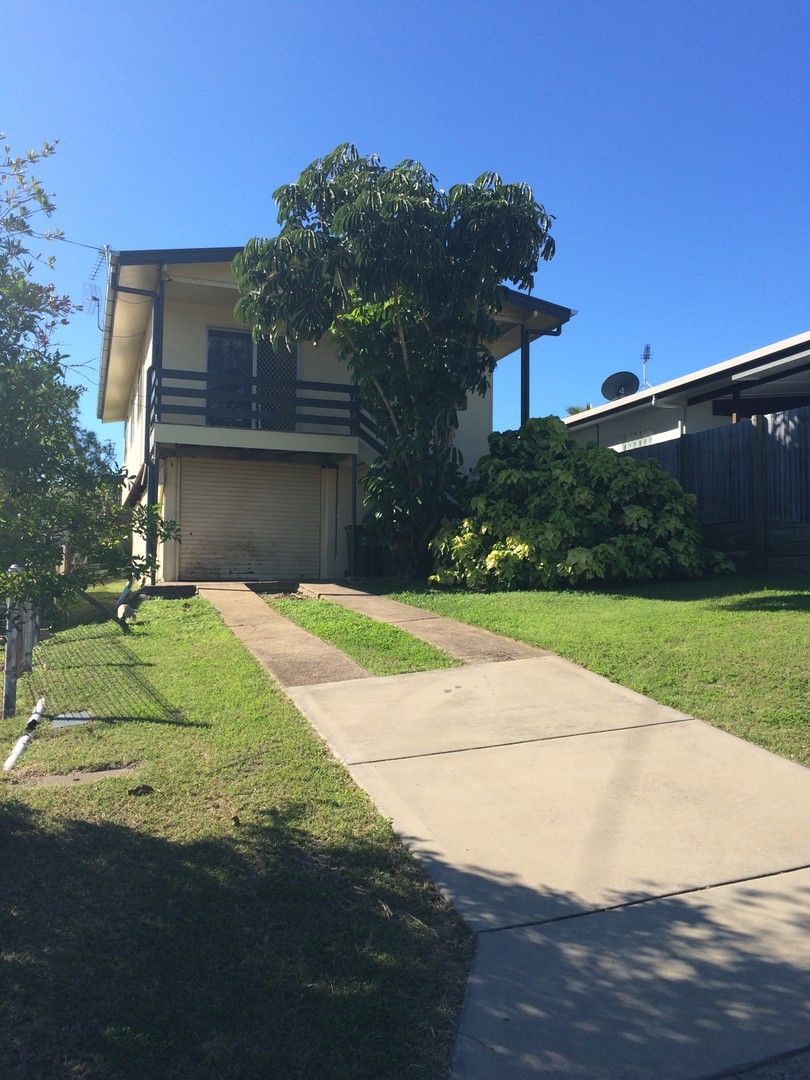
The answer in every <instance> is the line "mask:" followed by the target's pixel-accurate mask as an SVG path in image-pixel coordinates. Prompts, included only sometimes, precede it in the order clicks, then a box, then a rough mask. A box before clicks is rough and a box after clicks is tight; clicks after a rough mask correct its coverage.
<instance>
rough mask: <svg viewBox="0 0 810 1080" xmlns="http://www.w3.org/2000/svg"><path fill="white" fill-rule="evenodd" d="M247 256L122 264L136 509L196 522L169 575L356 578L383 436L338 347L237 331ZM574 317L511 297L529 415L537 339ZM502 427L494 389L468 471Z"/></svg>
mask: <svg viewBox="0 0 810 1080" xmlns="http://www.w3.org/2000/svg"><path fill="white" fill-rule="evenodd" d="M239 250H240V249H239V248H191V249H179V250H156V251H121V252H117V253H112V254H111V256H110V260H109V271H108V283H107V300H106V308H105V315H104V332H103V341H102V354H101V378H100V382H99V399H98V415H99V418H100V419H101V420H105V421H121V420H123V421H125V435H124V464H125V467H126V470H127V473H128V474H129V475H130V476H132V477H133V478H134V479H133V481H132V483H131V485H130V487H129V490H128V493H127V498H128V499H129V500H133V501H134V500H139V501H145V502H148V503H158V504H160V506H161V508H162V512H163V514H164V516H166V517H168V518H173V519H174V520H176V521H178V522H179V524H180V532H181V541H180V543H179V544H178V543H167V544H166V545H165V548H162V549H161V550H159V551H158V552H157V553H156V554H157V556H158V560H159V563H160V568H161V569H160V573H159V577H160V579H161V580H163V581H166V582H173V581H194V580H212V579H236V580H242V579H244V580H289V579H300V578H310V579H317V578H335V577H341V576H344V575H345V574H347V573H349V572H351V571H352V570H353V567H352V565H351V563H352V562H353V560H354V555H353V553H352V546H353V545H352V544H351V542H350V540H349V537H350V536H352V535H355V530H356V526H357V522H358V517H359V515H360V507H361V506H362V494H361V492H360V491H359V488H358V484H359V482H360V480H361V478H362V474H363V471H364V468H365V467H366V465H367V464H368V462H369V461H370V460H371V459H372V457H373V456H374V454H375V453H376V446H377V443H376V440H375V437H374V431H373V429H372V427H371V425H370V423H369V421H368V420H367V418H366V417H365V416H364V415H363V414H362V413H361V412H360V410H359V409H358V407H357V400H356V395H355V388H354V387H353V385H352V382H351V377H350V373H349V371H348V370H347V368H346V366H345V364H343V363H342V362H341V361H340V359H339V358H338V355H337V350H336V348H335V345H334V343H333V342H332V341H331V339H330V338H329V337H328V336H327V337H325V338H324V339H322V340H321V341H319V342H317V343H310V342H302V343H300V344H299V345H298V347H297V349H295V350H279V349H272V348H271V347H270V346H269V345H267V344H264V343H262V344H259V345H256V344H254V342H253V340H252V338H251V335H250V331H249V327H246V326H244V325H241V324H240V323H238V322H237V320H236V319H235V317H234V312H233V309H234V303H235V301H236V298H237V286H236V280H235V278H234V275H233V272H232V269H231V261H232V259H233V257H234V256H235V255H236V254H237V252H238V251H239ZM572 314H573V312H572V311H571V310H570V309H569V308H565V307H561V306H559V305H557V304H551V303H548V302H547V301H544V300H540V299H536V298H535V297H531V296H526V295H524V294H522V293H518V292H516V291H514V290H511V289H504V300H503V307H502V311H501V312H500V314H499V316H498V321H499V323H500V324H501V328H502V333H501V336H500V337H499V338H498V339H497V341H495V342H494V343H493V346H492V347H493V353H494V355H495V357H496V358H498V359H500V358H501V357H503V356H506V355H507V354H509V353H512V352H514V351H515V350H516V349H518V348H519V349H520V350H521V376H522V378H521V387H522V394H521V409H522V414H523V416H524V417H527V416H528V387H529V343H530V341H532V340H533V339H535V338H537V337H540V336H543V335H558V334H559V333H560V331H561V328H562V326H563V325H564V324H565V323H566V322H567V321H568V320H569V319H570V318H571V316H572ZM491 430H492V392H491V388H490V390H489V392H488V393H487V394H485V395H484V396H480V397H479V396H471V397H470V400H469V403H468V407H467V409H466V410H465V411H464V412H463V413H462V416H461V419H460V424H459V429H458V432H457V436H456V445H457V446H458V448H459V449H460V450H461V452H462V454H463V457H464V461H465V463H466V464H467V465H468V466H472V465H474V464H475V463H476V461H477V460H478V458H479V457H480V456H481V455H482V454H484V453H486V451H487V436H488V435H489V434H490V432H491ZM356 568H357V567H356V565H355V569H356Z"/></svg>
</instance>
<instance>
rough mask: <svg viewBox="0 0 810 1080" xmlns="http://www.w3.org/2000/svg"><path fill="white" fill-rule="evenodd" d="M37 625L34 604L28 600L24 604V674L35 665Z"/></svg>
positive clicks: (22, 657) (21, 668)
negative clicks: (35, 630) (35, 633)
mask: <svg viewBox="0 0 810 1080" xmlns="http://www.w3.org/2000/svg"><path fill="white" fill-rule="evenodd" d="M35 626H36V616H35V614H34V605H33V604H32V603H31V601H30V600H26V601H25V603H24V604H23V605H22V654H21V663H20V674H22V675H27V674H28V672H29V671H31V670H32V668H33V666H34V629H35Z"/></svg>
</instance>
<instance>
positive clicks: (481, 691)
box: [288, 653, 689, 765]
mask: <svg viewBox="0 0 810 1080" xmlns="http://www.w3.org/2000/svg"><path fill="white" fill-rule="evenodd" d="M288 693H289V694H290V696H291V697H292V699H293V700H294V701H295V703H296V704H297V705H298V707H299V708H300V709H301V711H302V712H303V713H304V714H305V715H306V716H308V717H309V719H310V721H311V723H313V724H314V726H315V727H316V728H317V730H318V731H319V733H320V734H321V735H322V736H323V738H324V739H326V741H327V742H328V743H329V745H330V746H331V748H332V750H333V751H334V752H335V753H336V754H337V756H338V757H339V758H340V759H341V760H342V761H344V762H345V763H346V764H348V765H355V764H360V763H361V762H371V761H385V760H388V759H392V758H400V757H416V756H421V755H425V754H443V753H448V752H452V751H455V750H469V749H474V748H483V747H490V746H505V745H509V744H511V743H525V742H532V741H535V740H539V739H556V738H560V737H561V736H566V735H582V734H586V733H587V732H592V731H605V730H608V729H611V728H626V727H634V726H636V725H640V724H665V723H676V722H678V721H682V720H688V719H689V717H687V716H686V715H685V714H684V713H680V712H678V711H677V710H675V709H669V708H667V707H666V706H665V705H658V704H656V703H655V702H654V701H650V699H649V698H646V697H644V696H643V695H642V694H637V693H635V692H634V691H633V690H628V689H626V688H625V687H623V686H618V685H617V684H616V683H612V682H610V681H609V680H608V679H604V678H602V676H601V675H594V674H593V673H592V672H590V671H586V670H585V669H584V668H581V667H577V665H576V664H572V663H571V662H570V661H568V660H563V659H562V658H561V657H559V656H554V655H552V654H551V653H549V654H547V655H544V656H539V657H533V658H531V659H528V660H507V661H504V662H500V663H497V662H496V663H489V664H479V665H476V666H474V667H469V668H460V669H459V668H450V669H445V670H442V671H424V672H419V673H417V674H413V675H398V676H393V677H391V676H384V677H377V678H369V679H365V680H364V681H363V683H361V684H355V683H352V682H341V683H334V684H331V683H323V684H321V685H319V686H296V687H290V688H289V689H288Z"/></svg>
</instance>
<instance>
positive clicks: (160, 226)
mask: <svg viewBox="0 0 810 1080" xmlns="http://www.w3.org/2000/svg"><path fill="white" fill-rule="evenodd" d="M0 33H2V38H3V42H4V46H3V64H2V72H1V73H0V128H2V129H3V130H4V131H5V132H6V135H7V139H8V141H9V142H10V144H11V145H12V147H13V148H14V149H15V150H17V151H19V152H22V151H23V150H25V149H27V148H28V147H29V146H34V145H37V144H39V143H41V142H42V140H43V139H45V138H48V139H50V138H58V139H59V140H60V146H59V150H58V153H57V155H56V157H55V158H53V159H51V160H50V161H49V162H48V163H47V164H46V165H45V166H44V167H43V169H42V170H41V176H42V178H43V179H44V181H45V183H46V186H47V187H48V189H49V190H51V191H53V192H54V193H55V195H56V200H57V204H58V210H57V215H56V217H55V219H54V224H56V225H58V226H60V227H61V228H62V229H63V230H64V232H65V235H66V237H68V238H70V239H72V240H75V241H79V242H82V243H86V244H90V245H103V244H109V245H111V247H113V248H114V249H122V248H146V247H196V246H214V245H231V244H234V245H235V244H240V243H242V242H244V241H245V240H246V239H247V238H248V237H250V236H253V235H272V233H273V232H274V231H275V230H276V228H277V226H276V219H275V208H274V206H273V204H272V201H271V198H270V193H271V192H272V191H273V190H274V189H275V188H276V187H277V186H278V185H279V184H281V183H284V182H287V181H289V180H292V179H294V178H295V177H296V176H297V175H298V173H299V172H300V171H301V169H302V168H303V167H304V166H305V165H307V164H308V163H309V162H310V161H311V160H312V159H313V158H315V157H317V156H319V155H320V154H322V153H324V152H326V151H328V150H330V149H332V148H333V147H334V146H335V145H336V144H338V143H340V142H344V141H352V142H354V143H356V144H357V145H358V147H359V148H360V150H361V152H363V153H377V154H379V155H380V156H381V158H382V160H383V161H384V162H385V163H387V164H393V163H395V162H396V161H398V160H401V159H402V158H405V157H409V158H417V159H418V160H420V161H422V162H423V163H424V164H425V165H426V166H427V167H428V168H430V169H431V170H432V171H433V172H434V173H435V174H436V175H437V176H438V178H439V181H440V183H441V184H442V186H449V185H450V184H453V183H456V182H459V181H465V180H471V179H474V178H475V177H476V176H477V175H478V174H479V173H481V172H483V171H484V170H489V169H493V170H495V171H497V172H499V173H500V174H501V175H502V176H503V177H504V179H506V180H524V181H528V182H529V183H530V184H531V185H532V186H533V188H534V190H535V194H536V196H537V198H538V199H539V200H540V201H541V202H542V203H544V205H545V206H546V208H547V210H549V211H550V212H551V213H552V214H554V215H555V216H556V222H555V225H554V235H555V237H556V241H557V256H556V258H555V259H554V260H553V261H552V262H551V263H550V264H544V265H543V266H541V268H540V270H539V272H538V275H537V278H536V284H535V290H534V292H535V294H536V295H539V296H542V297H545V298H546V299H549V300H552V301H554V302H557V303H561V304H564V305H566V306H569V307H572V308H576V309H577V310H578V312H579V313H578V314H577V316H576V317H575V319H574V320H573V321H572V322H571V323H570V324H569V325H568V326H566V327H565V328H564V331H563V334H562V337H561V338H559V339H556V340H555V339H545V340H541V341H539V342H537V343H536V344H535V345H533V346H532V365H533V372H532V412H533V414H534V415H544V414H546V413H549V412H559V413H563V412H564V410H565V408H566V406H567V405H570V404H573V403H584V402H586V401H590V402H592V403H595V404H596V403H599V402H600V401H601V397H600V394H599V388H600V385H601V383H602V380H603V379H604V378H605V376H606V375H608V374H609V373H611V372H613V371H615V370H617V369H620V368H629V369H630V370H635V371H637V372H638V373H639V374H640V363H639V358H640V355H641V352H642V349H643V346H644V344H645V343H647V342H649V343H650V344H651V345H652V364H651V368H650V378H651V381H652V382H661V381H663V380H665V379H668V378H674V377H675V376H677V375H681V374H685V373H687V372H689V371H692V370H694V369H696V368H699V367H703V366H705V365H707V364H711V363H716V362H719V361H720V360H724V359H728V358H729V357H732V356H735V355H737V354H739V353H742V352H747V351H748V350H750V349H754V348H757V347H759V346H762V345H766V344H768V343H770V342H772V341H776V340H778V339H780V338H783V337H788V336H790V335H792V334H796V333H798V332H800V331H802V330H806V329H808V328H809V327H810V310H808V309H809V308H810V289H808V285H809V284H810V253H809V251H810V246H809V245H808V236H809V235H810V198H809V197H808V194H809V193H810V123H808V120H809V119H810V117H809V115H808V103H810V63H808V56H810V0H796V2H792V0H768V2H743V0H737V2H729V0H702V2H699V3H696V2H693V0H677V2H676V0H672V2H669V0H668V2H655V0H642V2H638V0H628V2H624V3H619V2H615V0H605V2H586V0H570V2H566V3H540V2H529V0H512V2H511V3H509V4H494V3H487V2H480V0H471V2H466V3H464V2H457V3H447V2H440V0H433V2H423V0H397V2H391V0H373V2H370V0H358V2H343V3H340V2H338V3H335V2H326V0H317V2H311V3H307V4H301V3H293V2H276V0H271V2H265V3H256V2H250V3H248V2H244V0H242V2H240V0H235V2H232V3H224V2H212V0H196V2H194V3H192V2H189V0H173V2H171V3H165V2H161V3H159V4H158V3H152V2H141V3H139V4H132V3H126V4H125V3H121V2H118V0H112V2H106V3H101V2H97V0H91V2H90V3H87V4H75V3H69V2H67V0H64V2H56V0H33V2H32V3H31V4H26V5H22V4H14V5H12V4H11V3H6V4H5V5H3V8H2V12H0ZM53 248H54V249H55V253H56V255H57V256H58V264H57V270H56V275H55V280H56V282H57V284H58V286H59V287H60V289H62V290H63V291H66V292H69V293H70V294H71V295H72V296H73V297H74V298H75V299H76V300H77V301H81V299H82V293H83V283H84V281H85V280H86V279H88V278H89V277H90V274H91V272H92V270H93V268H94V264H95V262H96V257H95V254H94V252H93V251H92V250H88V249H86V248H81V247H73V246H70V245H68V244H54V245H53ZM102 274H103V271H102V272H101V273H100V274H99V280H100V279H101V276H102ZM64 344H65V347H66V350H67V351H68V352H70V353H71V354H72V357H73V360H74V361H76V362H91V366H90V368H89V370H88V371H87V374H86V376H84V377H83V381H84V383H85V385H86V386H87V387H88V392H87V394H86V395H85V399H84V400H85V405H84V410H83V419H84V422H85V423H86V424H87V425H88V426H92V427H95V428H96V429H97V430H99V429H101V430H102V431H103V433H105V434H107V435H108V437H110V438H113V439H119V438H120V431H119V429H118V426H116V425H104V426H103V428H102V426H101V425H99V424H98V423H97V421H96V420H95V398H96V392H97V379H98V355H99V348H100V333H99V331H98V329H97V326H96V318H95V314H91V313H83V314H79V315H77V316H76V317H75V319H74V321H73V323H72V325H71V326H70V327H69V328H67V330H66V331H65V334H64ZM517 367H518V363H517V358H516V357H511V358H509V359H507V360H505V361H503V362H502V364H501V365H499V372H498V374H497V377H496V385H495V422H496V426H497V427H508V426H514V425H515V424H516V423H517V420H518V383H517Z"/></svg>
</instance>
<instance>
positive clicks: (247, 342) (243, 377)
mask: <svg viewBox="0 0 810 1080" xmlns="http://www.w3.org/2000/svg"><path fill="white" fill-rule="evenodd" d="M252 390H253V342H252V341H251V338H250V334H248V333H245V331H243V330H220V329H217V328H215V327H209V330H208V399H207V404H208V410H209V411H208V414H207V415H206V418H205V422H206V424H210V425H212V426H214V427H251V425H252V423H253V392H252Z"/></svg>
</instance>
